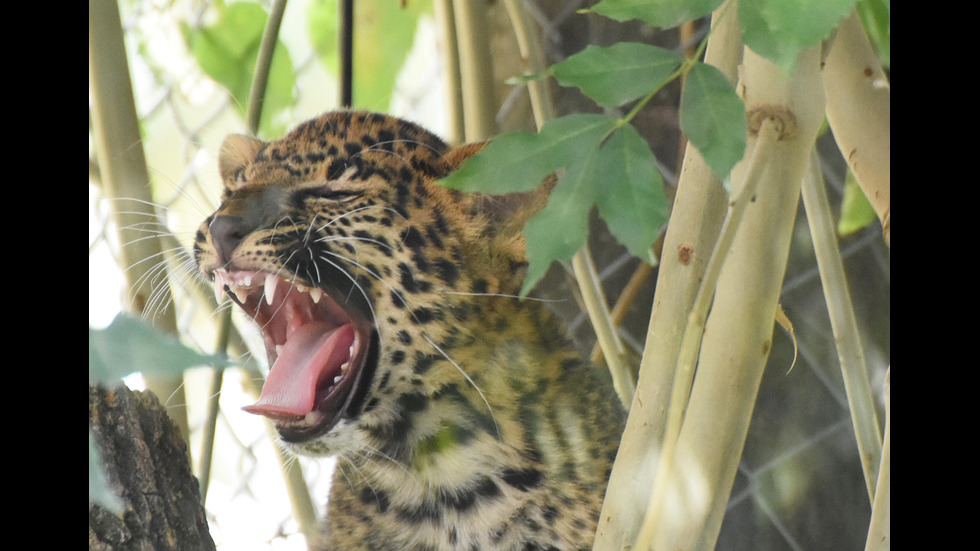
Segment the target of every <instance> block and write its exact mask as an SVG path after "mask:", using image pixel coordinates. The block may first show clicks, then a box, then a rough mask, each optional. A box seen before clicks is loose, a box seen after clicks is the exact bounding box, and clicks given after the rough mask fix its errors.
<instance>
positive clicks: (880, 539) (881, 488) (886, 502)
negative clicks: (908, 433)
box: [864, 368, 892, 551]
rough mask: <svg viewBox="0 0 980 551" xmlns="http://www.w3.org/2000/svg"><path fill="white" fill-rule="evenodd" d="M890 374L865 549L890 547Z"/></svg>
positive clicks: (869, 550) (886, 378)
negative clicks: (879, 458)
mask: <svg viewBox="0 0 980 551" xmlns="http://www.w3.org/2000/svg"><path fill="white" fill-rule="evenodd" d="M891 374H892V370H891V369H890V368H889V369H888V372H887V373H886V374H885V442H884V444H883V445H882V449H881V465H880V467H879V469H878V484H877V485H876V486H875V500H874V503H873V505H872V507H871V526H870V527H869V528H868V540H867V542H866V543H865V546H864V548H865V550H866V551H888V550H889V549H891V545H892V541H891V537H892V536H891V499H892V496H891V485H892V483H891V461H892V452H891V448H892V446H891V424H892V414H891Z"/></svg>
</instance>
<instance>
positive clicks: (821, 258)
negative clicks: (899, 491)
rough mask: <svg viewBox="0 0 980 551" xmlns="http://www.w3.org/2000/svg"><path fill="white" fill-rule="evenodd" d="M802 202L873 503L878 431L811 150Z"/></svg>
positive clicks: (865, 367)
mask: <svg viewBox="0 0 980 551" xmlns="http://www.w3.org/2000/svg"><path fill="white" fill-rule="evenodd" d="M803 205H804V206H805V207H806V214H807V222H808V223H809V225H810V235H811V236H812V237H813V250H814V252H815V254H816V257H817V268H818V269H819V271H820V280H821V281H822V282H823V289H824V297H825V298H826V300H827V311H828V313H829V314H830V325H831V328H832V329H833V331H834V342H835V343H836V345H837V357H838V358H839V360H840V369H841V374H842V375H843V377H844V390H845V392H846V393H847V402H848V404H849V406H850V408H849V409H850V411H851V421H852V422H853V423H854V434H855V436H856V437H857V445H858V451H859V452H860V457H861V466H862V468H863V469H864V480H865V482H866V483H867V486H868V498H869V501H871V502H874V494H875V485H876V484H877V479H878V467H879V465H880V463H881V429H880V428H879V424H878V414H877V412H876V411H875V403H874V397H873V396H872V394H871V381H870V380H869V378H868V365H867V362H866V361H865V359H864V347H863V346H862V345H861V334H860V332H859V331H858V325H857V316H855V314H854V305H853V304H852V303H851V292H850V290H849V289H848V285H847V276H846V275H845V274H844V261H843V259H842V258H841V254H840V250H839V249H838V248H837V234H836V232H835V229H834V220H833V215H832V214H831V212H830V201H829V200H828V199H827V190H826V189H825V187H824V182H823V177H822V176H821V174H820V168H819V159H817V158H816V152H813V153H812V154H811V158H810V164H809V167H808V170H807V174H806V177H805V178H804V179H803Z"/></svg>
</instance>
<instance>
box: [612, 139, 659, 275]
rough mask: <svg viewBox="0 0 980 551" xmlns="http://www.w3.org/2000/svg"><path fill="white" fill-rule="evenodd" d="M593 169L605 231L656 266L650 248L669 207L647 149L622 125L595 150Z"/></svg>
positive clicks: (657, 172)
mask: <svg viewBox="0 0 980 551" xmlns="http://www.w3.org/2000/svg"><path fill="white" fill-rule="evenodd" d="M597 168H598V171H599V174H600V175H601V176H600V178H601V182H600V185H599V188H600V189H599V190H598V191H599V192H598V194H597V195H596V204H597V206H598V207H599V214H600V215H601V216H602V218H603V219H604V220H605V221H606V226H608V227H609V231H610V232H611V233H612V234H613V236H615V237H616V239H617V240H618V241H619V242H620V243H622V244H623V245H624V246H625V247H626V248H627V249H628V250H629V251H630V253H631V254H632V255H633V256H636V257H637V258H640V259H642V260H645V261H648V262H651V263H653V262H656V259H655V258H654V257H653V252H652V249H651V246H652V245H653V242H654V241H656V240H657V238H658V237H659V236H660V228H661V227H662V226H663V225H664V223H666V222H667V216H668V212H669V206H668V201H667V195H666V194H665V193H664V188H663V178H662V177H661V176H660V172H659V171H658V170H657V166H656V160H655V158H654V156H653V152H652V151H650V146H649V145H648V144H647V142H646V141H645V140H644V139H643V138H642V137H641V136H640V134H639V133H638V132H637V131H636V129H634V128H633V127H632V126H630V125H626V126H624V127H622V128H620V129H619V130H618V131H617V132H616V133H615V134H613V135H612V136H610V137H609V139H608V140H607V141H606V143H605V144H604V145H603V146H602V149H600V150H599V160H598V162H597Z"/></svg>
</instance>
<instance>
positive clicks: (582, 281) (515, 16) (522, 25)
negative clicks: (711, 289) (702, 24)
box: [506, 0, 636, 408]
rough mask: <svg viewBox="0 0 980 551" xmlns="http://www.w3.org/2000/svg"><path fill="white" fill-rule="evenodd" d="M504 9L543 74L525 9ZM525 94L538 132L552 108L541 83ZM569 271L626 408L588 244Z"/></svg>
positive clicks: (534, 68) (627, 377)
mask: <svg viewBox="0 0 980 551" xmlns="http://www.w3.org/2000/svg"><path fill="white" fill-rule="evenodd" d="M506 7H507V12H508V15H509V16H510V19H511V25H512V26H513V27H514V32H515V33H516V35H517V45H518V49H519V51H520V52H521V57H522V58H523V60H524V62H525V64H526V66H525V71H526V74H535V73H540V72H542V71H544V69H545V67H544V55H543V54H542V53H541V48H540V45H539V38H538V37H537V36H535V35H534V34H533V33H532V32H531V31H530V28H529V26H528V24H527V18H526V17H525V12H524V7H523V6H522V5H520V3H519V2H516V1H515V0H507V1H506ZM528 92H529V94H530V97H531V107H532V109H533V110H534V118H535V122H536V123H537V126H538V129H539V130H540V129H541V127H542V126H544V124H545V123H547V122H548V121H549V120H550V119H551V118H552V117H554V115H555V108H554V105H553V103H552V101H551V96H550V95H549V94H548V92H547V90H546V89H545V87H544V85H543V83H538V82H532V83H529V85H528ZM572 270H573V271H574V272H575V279H576V282H577V283H578V287H579V292H580V293H581V295H582V300H583V302H584V303H585V308H586V311H587V312H588V314H589V320H590V321H591V322H592V327H593V328H594V330H595V333H596V338H597V340H598V341H599V346H600V347H601V348H602V350H603V354H604V356H605V358H606V364H607V365H608V366H609V371H610V373H611V374H612V379H613V386H614V387H615V388H616V394H617V395H618V396H619V399H620V400H621V401H622V402H623V407H626V408H628V407H629V405H630V402H631V401H632V399H633V393H634V391H635V389H636V384H635V383H634V381H633V375H632V374H631V371H630V369H629V363H628V360H627V357H626V347H625V346H623V343H622V340H621V339H620V338H619V334H618V333H617V332H616V327H615V324H614V323H613V322H612V316H611V315H610V314H609V303H608V302H607V300H606V295H605V293H604V292H603V290H602V282H601V281H600V280H599V275H598V272H597V270H596V268H595V263H594V262H593V261H592V254H591V253H590V252H589V249H588V244H586V245H585V247H583V248H582V250H581V251H579V252H577V253H576V254H575V256H574V257H573V258H572Z"/></svg>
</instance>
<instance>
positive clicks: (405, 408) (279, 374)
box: [193, 109, 625, 551]
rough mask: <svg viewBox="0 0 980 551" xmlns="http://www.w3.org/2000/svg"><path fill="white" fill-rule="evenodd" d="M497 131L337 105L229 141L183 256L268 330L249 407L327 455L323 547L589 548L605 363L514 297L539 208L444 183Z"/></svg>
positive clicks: (613, 410)
mask: <svg viewBox="0 0 980 551" xmlns="http://www.w3.org/2000/svg"><path fill="white" fill-rule="evenodd" d="M486 143H487V142H479V143H470V144H464V145H457V146H454V147H450V146H449V145H447V143H446V142H444V141H443V140H442V139H441V138H439V137H438V136H437V135H435V134H434V133H432V132H430V131H428V130H425V129H424V128H423V127H422V126H420V125H417V124H415V123H413V122H410V121H407V120H403V119H401V118H397V117H394V116H390V115H384V114H380V113H374V112H367V111H357V110H350V109H346V110H338V111H331V112H327V113H325V114H322V115H320V116H318V117H316V118H313V119H310V120H308V121H306V122H303V123H301V124H299V125H298V126H296V127H295V128H293V129H292V130H290V131H289V132H288V133H286V134H285V135H284V136H283V137H281V138H279V139H277V140H272V141H263V140H260V139H259V138H256V137H252V136H247V135H242V134H232V135H229V136H227V137H226V138H225V140H224V142H223V143H222V145H221V148H220V150H219V153H218V172H219V173H220V177H221V181H222V184H223V189H222V192H221V193H222V195H221V200H220V205H219V207H218V208H217V210H216V211H215V212H214V213H213V214H212V215H210V216H209V217H207V218H206V219H205V220H204V222H203V223H202V225H201V226H200V228H199V230H198V231H197V233H196V237H195V240H194V248H193V256H194V259H195V260H196V263H197V266H198V268H199V270H200V274H202V277H204V278H206V279H207V280H208V281H210V282H213V285H214V288H215V292H216V294H217V296H218V298H219V299H222V298H224V297H227V299H228V300H230V301H231V302H232V303H234V304H236V305H237V307H236V308H240V310H241V311H242V312H243V313H244V314H246V315H247V316H248V317H249V318H251V320H252V322H253V323H254V325H255V326H256V327H257V328H259V329H260V331H261V334H262V337H261V338H262V341H263V344H264V347H265V353H266V355H267V357H268V362H269V365H270V366H271V367H270V369H269V371H268V374H267V376H266V380H265V382H264V386H263V387H262V391H261V394H260V395H259V397H258V399H257V401H256V402H255V404H253V405H250V406H247V407H245V410H246V411H248V412H250V413H253V414H256V415H260V416H264V417H265V418H267V419H268V420H270V421H271V422H272V423H273V424H274V426H275V428H276V432H277V433H278V434H277V438H278V440H279V441H280V443H281V444H282V446H283V447H284V448H285V449H287V450H288V451H289V452H290V453H292V454H296V455H306V456H313V457H324V456H333V457H335V458H336V467H335V470H334V473H333V478H332V483H331V486H330V491H329V495H328V496H327V504H326V521H325V523H324V524H325V526H324V527H323V533H322V534H321V535H319V536H318V537H317V538H314V539H313V540H312V541H310V545H311V548H313V549H323V550H329V551H342V550H343V551H350V550H378V551H380V550H399V551H401V550H417V551H423V550H424V551H436V550H451V549H452V550H514V551H518V550H525V551H531V550H542V551H543V550H550V551H565V550H576V551H578V550H586V549H591V547H592V542H593V539H594V532H595V530H596V525H597V517H598V515H599V511H600V507H601V504H602V500H603V498H604V493H605V488H606V483H607V480H608V477H609V474H610V471H611V468H612V464H613V461H614V459H615V455H616V451H617V448H618V445H619V439H620V435H621V433H622V429H623V426H624V422H625V411H624V408H623V406H622V405H621V403H620V401H619V399H618V398H617V396H616V394H615V391H614V390H613V386H612V383H611V380H610V377H609V376H608V373H607V372H606V371H605V370H603V369H599V368H597V367H595V366H594V365H593V364H592V363H590V362H588V361H586V360H585V359H583V356H582V355H581V353H580V352H579V351H578V349H576V347H575V345H574V343H573V342H572V341H571V340H570V338H569V337H568V336H567V334H566V332H565V328H564V326H563V323H562V322H561V321H560V320H559V319H558V317H557V316H556V315H555V314H554V313H553V312H552V310H551V309H550V308H549V307H548V305H547V304H545V303H544V301H542V300H534V299H533V298H522V297H521V296H520V291H521V285H522V283H523V279H524V275H525V273H526V271H527V267H528V260H527V258H526V244H525V240H524V237H523V234H522V227H523V224H524V223H525V222H526V221H527V219H528V218H529V217H530V216H532V215H533V214H534V213H535V212H537V211H538V210H540V209H541V208H542V207H543V205H544V204H546V202H547V197H548V193H549V190H550V189H551V187H553V186H554V182H555V176H554V175H551V176H549V178H548V179H546V180H545V181H543V182H542V185H541V186H540V188H539V189H537V190H535V191H532V192H528V193H524V194H512V195H506V196H498V195H488V194H484V193H472V192H462V191H458V190H454V189H450V188H448V187H447V186H444V185H442V184H440V180H441V179H443V178H445V177H446V176H447V175H449V174H450V173H452V172H454V171H455V170H457V169H458V168H459V167H460V166H461V165H462V164H463V163H464V162H465V161H466V160H467V159H468V158H470V157H472V156H473V155H475V154H478V153H479V152H480V151H481V150H482V149H483V148H484V147H485V146H486Z"/></svg>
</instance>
